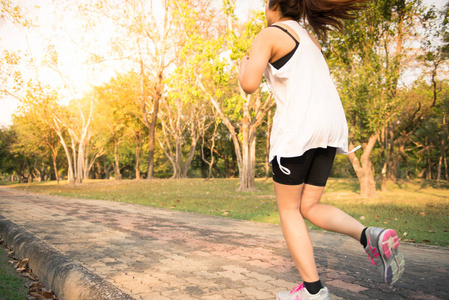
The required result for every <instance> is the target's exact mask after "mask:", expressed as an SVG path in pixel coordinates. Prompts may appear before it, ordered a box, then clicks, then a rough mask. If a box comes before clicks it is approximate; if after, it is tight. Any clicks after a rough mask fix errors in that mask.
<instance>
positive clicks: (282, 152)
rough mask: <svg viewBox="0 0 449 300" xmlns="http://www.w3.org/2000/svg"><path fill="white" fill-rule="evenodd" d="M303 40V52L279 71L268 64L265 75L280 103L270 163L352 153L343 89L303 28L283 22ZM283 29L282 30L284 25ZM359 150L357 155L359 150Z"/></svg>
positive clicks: (301, 49)
mask: <svg viewBox="0 0 449 300" xmlns="http://www.w3.org/2000/svg"><path fill="white" fill-rule="evenodd" d="M279 23H283V24H285V25H287V26H289V27H290V28H292V29H293V30H294V31H295V32H296V33H297V34H298V36H299V43H300V44H299V47H298V49H296V52H295V53H294V54H293V56H292V57H291V58H290V60H289V61H288V62H287V63H286V64H285V65H284V66H282V67H281V68H280V69H279V70H277V69H276V68H274V67H273V66H272V65H271V64H268V65H267V67H266V69H265V72H264V75H265V78H266V79H267V81H268V84H269V85H270V87H271V90H272V92H273V95H274V97H275V99H276V113H275V115H274V118H273V128H272V132H271V140H270V144H271V148H270V162H271V161H272V160H273V158H274V157H275V156H276V157H277V160H278V163H279V166H280V168H281V170H282V171H283V172H284V173H285V174H287V175H289V174H290V170H288V169H287V168H285V167H283V166H281V163H280V159H281V157H285V158H288V157H295V156H301V155H303V154H304V152H306V151H307V150H309V149H314V148H327V147H328V146H330V147H335V148H337V153H347V151H348V125H347V122H346V117H345V112H344V110H343V106H342V104H341V100H340V97H339V95H338V92H337V89H336V88H335V85H334V83H333V81H332V78H331V75H330V72H329V68H328V66H327V63H326V61H325V59H324V57H323V54H322V53H321V50H320V49H319V48H318V47H317V45H316V44H315V43H314V42H313V41H312V39H311V38H310V36H309V34H308V33H307V31H306V30H305V29H304V28H302V27H301V25H299V23H298V22H296V21H293V20H290V21H284V22H279ZM279 23H278V24H279ZM354 150H355V149H354Z"/></svg>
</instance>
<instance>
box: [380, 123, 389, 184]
mask: <svg viewBox="0 0 449 300" xmlns="http://www.w3.org/2000/svg"><path fill="white" fill-rule="evenodd" d="M381 151H382V174H381V184H380V188H381V191H382V192H387V191H388V189H387V166H388V161H389V159H388V153H387V152H388V126H387V127H386V128H384V129H382V132H381Z"/></svg>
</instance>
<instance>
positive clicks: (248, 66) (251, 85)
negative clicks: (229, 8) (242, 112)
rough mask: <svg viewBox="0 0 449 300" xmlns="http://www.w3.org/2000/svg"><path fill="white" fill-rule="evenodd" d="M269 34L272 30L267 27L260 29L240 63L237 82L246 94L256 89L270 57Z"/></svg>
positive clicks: (270, 44)
mask: <svg viewBox="0 0 449 300" xmlns="http://www.w3.org/2000/svg"><path fill="white" fill-rule="evenodd" d="M267 29H268V30H267ZM270 36H272V32H271V30H269V28H266V29H264V30H262V31H261V32H260V33H259V34H258V35H257V36H256V38H255V39H254V42H253V44H252V45H251V51H250V54H249V56H245V57H244V58H243V59H242V62H241V63H240V72H239V82H240V86H241V87H242V89H243V90H244V91H245V93H247V94H252V93H254V92H255V91H257V89H258V88H259V86H260V83H261V82H262V77H263V72H264V70H265V68H266V66H267V64H268V62H269V61H270V59H271V57H272V40H273V39H272V38H270Z"/></svg>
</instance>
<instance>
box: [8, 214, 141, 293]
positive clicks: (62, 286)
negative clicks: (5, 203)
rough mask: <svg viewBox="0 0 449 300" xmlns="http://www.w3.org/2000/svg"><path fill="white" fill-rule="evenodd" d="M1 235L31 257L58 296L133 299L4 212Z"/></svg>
mask: <svg viewBox="0 0 449 300" xmlns="http://www.w3.org/2000/svg"><path fill="white" fill-rule="evenodd" d="M0 235H1V236H2V237H3V239H4V240H5V242H6V244H7V245H8V246H9V247H11V248H12V249H13V250H14V252H15V255H16V257H18V258H21V259H24V258H29V260H30V261H29V266H30V269H31V270H32V271H33V273H34V274H35V275H36V276H37V277H39V280H40V281H41V282H42V283H43V284H44V285H45V286H46V287H48V288H50V289H52V290H53V291H54V293H55V294H56V295H57V296H58V298H59V299H62V300H64V299H67V300H84V299H86V300H87V299H89V300H91V299H95V300H103V299H105V300H106V299H114V300H115V299H117V300H128V299H134V298H132V297H131V296H129V295H127V294H125V293H124V292H122V291H121V290H119V289H118V288H116V287H114V286H113V285H112V284H110V283H109V282H107V281H105V280H104V279H102V278H101V277H99V276H98V275H96V274H93V273H90V272H89V271H88V270H87V269H85V268H84V267H82V266H81V265H79V264H77V263H75V262H73V261H71V260H70V259H69V258H68V257H67V256H65V255H63V254H62V253H60V252H59V251H57V250H56V249H55V248H53V247H52V246H50V245H49V244H47V243H46V242H44V241H42V240H40V239H39V238H37V237H35V236H34V235H33V234H32V233H30V232H29V231H27V230H26V229H24V228H22V227H20V226H18V225H16V224H14V223H13V222H11V221H9V220H7V219H6V218H5V217H3V216H2V215H0Z"/></svg>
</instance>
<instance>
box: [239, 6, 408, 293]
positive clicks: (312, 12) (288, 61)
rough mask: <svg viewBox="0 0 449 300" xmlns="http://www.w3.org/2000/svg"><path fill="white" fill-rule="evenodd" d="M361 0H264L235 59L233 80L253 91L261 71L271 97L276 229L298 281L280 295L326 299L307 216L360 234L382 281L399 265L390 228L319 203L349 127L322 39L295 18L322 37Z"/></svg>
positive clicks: (339, 24)
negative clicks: (255, 26) (262, 17)
mask: <svg viewBox="0 0 449 300" xmlns="http://www.w3.org/2000/svg"><path fill="white" fill-rule="evenodd" d="M362 2H365V1H363V0H268V1H267V3H266V8H265V14H266V19H267V25H268V27H267V28H265V29H264V30H262V31H261V32H260V33H259V34H258V35H257V36H256V38H255V39H254V41H253V44H252V45H251V51H250V55H249V56H246V57H244V58H243V60H242V62H241V65H240V74H239V82H240V85H241V87H242V89H243V90H244V91H245V92H246V93H248V94H251V93H254V92H255V91H256V90H257V89H258V88H259V86H260V83H261V81H262V77H263V76H264V75H265V78H266V80H267V81H268V84H269V86H270V88H271V90H272V92H273V94H274V97H275V99H276V113H275V116H274V118H273V128H272V134H271V141H270V143H271V148H270V162H271V163H272V169H273V184H274V189H275V192H276V201H277V205H278V208H279V215H280V218H281V225H282V232H283V234H284V238H285V240H286V242H287V246H288V249H289V251H290V254H291V256H292V258H293V260H294V262H295V265H296V267H297V269H298V271H299V274H300V275H301V278H302V280H303V283H302V284H301V285H299V286H297V287H295V288H293V290H292V291H291V292H280V293H278V294H277V299H278V300H293V299H294V300H299V299H331V298H330V294H329V291H328V289H327V288H326V287H323V285H322V283H321V281H320V278H319V276H318V272H317V268H316V265H315V258H314V253H313V246H312V241H311V239H310V236H309V233H308V230H307V227H306V224H305V222H304V220H305V219H306V220H308V221H310V222H311V223H313V224H315V225H316V226H318V227H320V228H323V229H325V230H329V231H334V232H338V233H342V234H346V235H348V236H350V237H353V238H354V239H356V240H357V241H360V243H361V244H362V245H363V247H364V249H365V251H366V253H367V254H368V256H369V257H370V259H371V261H372V262H373V264H377V265H378V266H379V268H381V271H382V280H383V281H384V282H385V283H386V284H387V285H391V284H393V283H394V282H396V281H397V280H398V279H399V277H400V276H401V275H402V273H403V271H404V265H405V264H404V259H403V256H402V254H401V253H400V252H399V251H398V246H399V238H398V236H397V233H396V232H395V231H394V230H392V229H383V228H375V227H369V228H366V227H365V226H363V225H362V224H361V223H360V222H359V221H357V220H356V219H354V218H353V217H351V216H349V215H347V214H346V213H345V212H343V211H341V210H339V209H338V208H335V207H333V206H328V205H323V204H321V203H320V198H321V195H322V193H323V191H324V187H325V185H326V182H327V179H328V177H329V174H330V170H331V167H332V164H333V161H334V157H335V154H337V153H343V154H347V153H348V128H347V122H346V118H345V113H344V110H343V106H342V104H341V101H340V97H339V95H338V92H337V90H336V88H335V85H334V83H333V81H332V78H331V76H330V73H329V68H328V66H327V63H326V61H325V59H324V57H323V55H322V53H321V48H320V45H319V43H318V42H317V40H316V39H315V38H314V37H313V36H312V35H311V34H310V33H309V32H307V31H306V30H305V29H304V28H303V27H302V26H301V25H300V24H299V22H300V21H305V20H307V21H308V23H309V25H310V26H311V27H312V29H313V31H314V33H315V34H317V35H318V36H319V37H320V38H322V39H324V40H325V39H326V32H327V30H329V27H328V26H329V25H330V26H333V27H334V28H337V29H341V28H342V22H341V20H342V19H351V18H353V16H352V15H351V12H352V11H354V10H358V9H361V6H360V5H359V4H360V3H362ZM354 150H356V149H354ZM354 150H353V151H354Z"/></svg>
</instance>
